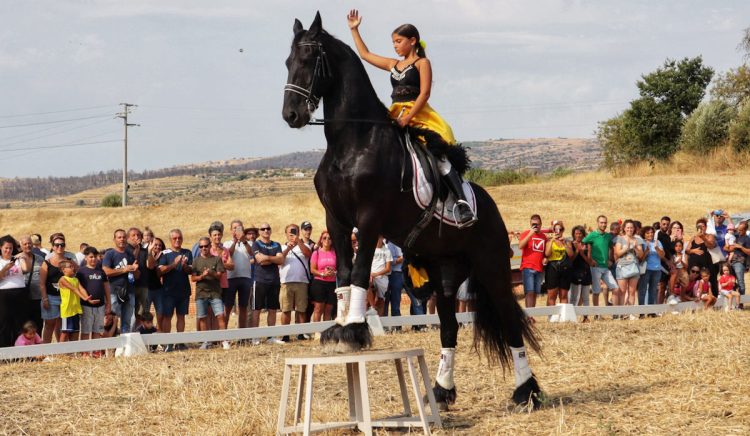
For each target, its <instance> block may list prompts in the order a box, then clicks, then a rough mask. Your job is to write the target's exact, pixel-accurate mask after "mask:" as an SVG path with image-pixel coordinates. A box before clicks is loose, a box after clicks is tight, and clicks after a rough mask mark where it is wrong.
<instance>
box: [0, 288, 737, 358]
mask: <svg viewBox="0 0 750 436" xmlns="http://www.w3.org/2000/svg"><path fill="white" fill-rule="evenodd" d="M740 302H741V303H743V304H750V295H743V296H742V297H741V298H740ZM724 304H725V299H723V298H720V299H719V301H718V302H717V304H716V306H715V307H717V308H721V307H723V305H724ZM702 308H703V303H696V302H691V301H689V302H684V303H677V304H652V305H644V306H573V305H572V304H558V305H556V306H545V307H532V308H528V309H524V310H525V311H526V314H527V315H528V316H531V317H551V318H552V319H553V320H555V321H559V322H576V321H577V317H578V316H595V315H600V316H602V315H603V316H614V315H619V316H623V315H648V314H659V313H662V314H663V313H672V312H685V311H693V310H700V309H702ZM456 319H457V320H458V322H460V323H470V322H472V321H473V320H474V313H473V312H464V313H457V314H456ZM368 322H369V324H370V326H371V327H372V328H373V331H374V333H375V334H377V333H378V331H381V332H382V327H409V326H414V325H439V324H440V319H439V318H438V316H437V315H410V316H388V317H383V318H380V317H378V316H374V317H368ZM333 324H334V322H333V321H323V322H310V323H303V324H291V325H278V326H273V327H254V328H244V329H228V330H210V331H201V332H183V333H154V334H150V335H140V334H138V333H125V334H122V335H120V336H117V337H114V338H103V339H93V340H83V341H71V342H62V343H54V344H40V345H29V346H23V347H6V348H0V360H12V359H25V358H34V357H43V356H51V355H55V354H70V353H85V352H93V351H98V350H106V349H118V352H119V354H121V355H125V356H127V355H135V354H141V353H144V352H146V347H147V346H150V345H167V344H170V345H171V344H191V343H203V342H219V341H239V340H252V339H265V338H268V337H280V336H296V335H300V334H314V333H319V332H322V331H323V330H325V329H327V328H328V327H330V326H332V325H333Z"/></svg>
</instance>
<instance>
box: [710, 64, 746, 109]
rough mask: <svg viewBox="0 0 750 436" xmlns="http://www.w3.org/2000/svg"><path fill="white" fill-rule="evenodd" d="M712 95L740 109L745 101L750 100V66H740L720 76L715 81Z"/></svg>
mask: <svg viewBox="0 0 750 436" xmlns="http://www.w3.org/2000/svg"><path fill="white" fill-rule="evenodd" d="M711 95H712V96H714V97H715V98H719V99H721V100H724V101H725V102H727V103H728V104H730V105H732V106H734V107H739V106H740V104H741V103H742V102H743V100H746V99H750V66H748V65H747V64H745V65H740V66H739V67H737V68H734V69H731V68H730V69H729V71H727V72H726V73H724V74H721V75H719V76H718V77H717V78H716V80H715V81H714V86H713V88H712V89H711ZM748 101H750V100H748Z"/></svg>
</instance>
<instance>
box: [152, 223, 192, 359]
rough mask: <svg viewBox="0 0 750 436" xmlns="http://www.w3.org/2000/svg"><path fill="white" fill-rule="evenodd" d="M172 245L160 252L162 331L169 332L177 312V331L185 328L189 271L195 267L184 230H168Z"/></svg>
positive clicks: (188, 293) (178, 346)
mask: <svg viewBox="0 0 750 436" xmlns="http://www.w3.org/2000/svg"><path fill="white" fill-rule="evenodd" d="M169 240H170V242H171V245H172V246H171V248H170V249H167V250H164V251H163V252H162V254H161V256H159V274H160V275H161V277H162V286H163V288H162V295H161V306H162V311H163V316H164V318H163V320H162V321H163V324H162V326H161V329H160V331H161V332H162V333H169V332H171V331H172V316H174V315H175V314H176V315H177V326H176V327H177V331H178V332H184V331H185V315H187V314H188V310H189V306H190V278H189V277H190V273H191V272H192V271H193V269H192V267H191V265H192V263H193V254H192V253H191V252H190V250H188V249H185V248H182V240H183V237H182V231H181V230H180V229H172V230H171V231H170V232H169ZM177 349H183V350H184V349H185V346H184V345H183V344H177V345H176V346H175V347H174V348H172V347H171V346H169V345H168V346H167V347H165V349H164V350H165V351H173V350H177Z"/></svg>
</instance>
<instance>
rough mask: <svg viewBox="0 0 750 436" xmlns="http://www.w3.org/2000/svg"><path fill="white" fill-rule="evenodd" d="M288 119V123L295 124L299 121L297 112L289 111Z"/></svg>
mask: <svg viewBox="0 0 750 436" xmlns="http://www.w3.org/2000/svg"><path fill="white" fill-rule="evenodd" d="M286 117H287V121H289V122H295V121H297V118H298V116H297V112H295V111H289V113H287V116H286Z"/></svg>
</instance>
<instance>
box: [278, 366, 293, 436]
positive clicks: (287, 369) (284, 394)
mask: <svg viewBox="0 0 750 436" xmlns="http://www.w3.org/2000/svg"><path fill="white" fill-rule="evenodd" d="M291 377H292V369H291V365H284V381H283V382H282V384H281V400H280V402H279V420H278V423H277V425H276V434H283V429H284V421H286V403H287V402H288V400H289V380H290V379H291Z"/></svg>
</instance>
